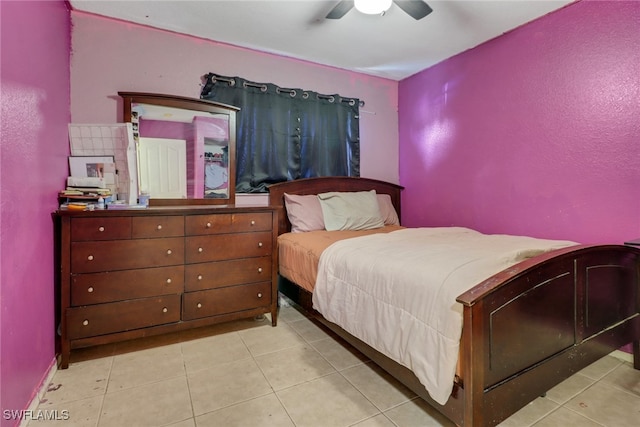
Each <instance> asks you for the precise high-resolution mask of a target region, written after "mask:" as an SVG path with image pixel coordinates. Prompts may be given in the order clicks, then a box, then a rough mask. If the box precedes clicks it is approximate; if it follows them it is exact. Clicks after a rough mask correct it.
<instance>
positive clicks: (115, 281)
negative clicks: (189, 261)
mask: <svg viewBox="0 0 640 427" xmlns="http://www.w3.org/2000/svg"><path fill="white" fill-rule="evenodd" d="M183 290H184V266H182V265H177V266H174V267H157V268H144V269H137V270H122V271H111V272H105V273H86V274H74V275H72V276H71V305H72V306H78V305H90V304H99V303H105V302H113V301H122V300H127V299H135V298H146V297H155V296H160V295H169V294H181V293H182V292H183Z"/></svg>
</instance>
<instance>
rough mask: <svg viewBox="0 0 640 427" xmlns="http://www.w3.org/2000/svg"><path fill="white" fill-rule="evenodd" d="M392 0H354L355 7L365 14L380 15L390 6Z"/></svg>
mask: <svg viewBox="0 0 640 427" xmlns="http://www.w3.org/2000/svg"><path fill="white" fill-rule="evenodd" d="M392 2H393V0H355V1H354V5H355V7H356V9H357V10H358V11H360V12H362V13H366V14H367V15H380V14H381V13H384V12H386V11H387V10H389V8H390V7H391V3H392Z"/></svg>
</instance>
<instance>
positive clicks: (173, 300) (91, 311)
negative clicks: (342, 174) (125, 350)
mask: <svg viewBox="0 0 640 427" xmlns="http://www.w3.org/2000/svg"><path fill="white" fill-rule="evenodd" d="M66 315H67V334H68V337H69V338H70V339H77V338H86V337H93V336H97V335H104V334H110V333H114V332H123V331H129V330H132V329H139V328H147V327H149V326H154V325H163V324H166V323H173V322H178V321H179V320H180V295H167V296H163V297H157V298H143V299H135V300H129V301H120V302H112V303H108V304H99V305H92V306H87V307H77V308H69V309H67V310H66Z"/></svg>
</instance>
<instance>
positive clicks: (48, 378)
mask: <svg viewBox="0 0 640 427" xmlns="http://www.w3.org/2000/svg"><path fill="white" fill-rule="evenodd" d="M56 372H58V359H57V358H56V357H54V358H53V361H52V362H51V365H49V368H48V369H47V373H46V374H45V375H44V376H43V377H42V378H43V379H42V382H41V383H40V386H39V387H38V391H37V392H36V394H35V396H33V398H32V399H31V402H30V403H29V406H28V407H27V410H28V411H31V413H35V411H36V410H37V409H38V405H39V404H40V401H41V400H42V399H43V398H44V395H45V393H46V392H47V389H48V388H49V384H51V382H52V381H53V376H54V375H55V374H56ZM29 421H30V420H29V419H26V418H23V419H22V420H21V421H20V424H19V426H20V427H27V424H29Z"/></svg>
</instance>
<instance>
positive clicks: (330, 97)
mask: <svg viewBox="0 0 640 427" xmlns="http://www.w3.org/2000/svg"><path fill="white" fill-rule="evenodd" d="M205 77H206V78H208V79H211V82H212V83H215V82H216V81H221V82H225V83H228V84H229V86H235V85H236V81H235V79H232V78H227V77H220V76H216V75H214V74H209V75H207V76H205ZM243 86H244V87H247V86H249V87H255V88H259V89H260V91H262V92H266V91H267V89H268V87H267V85H266V84H264V83H254V82H249V81H245V82H244V83H243ZM276 92H277V93H281V92H285V93H288V94H289V95H291V97H292V98H293V97H295V96H296V94H297V92H296V90H295V89H283V88H281V87H279V86H276ZM317 96H318V98H319V99H326V100H328V101H329V102H334V101H335V99H336V98H335V96H333V95H321V94H318V95H317ZM302 98H303V99H307V98H309V93H307V92H302ZM340 102H348V103H349V105H355V99H353V98H342V97H340ZM358 106H359V107H364V101H363V100H360V101H359V103H358Z"/></svg>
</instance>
